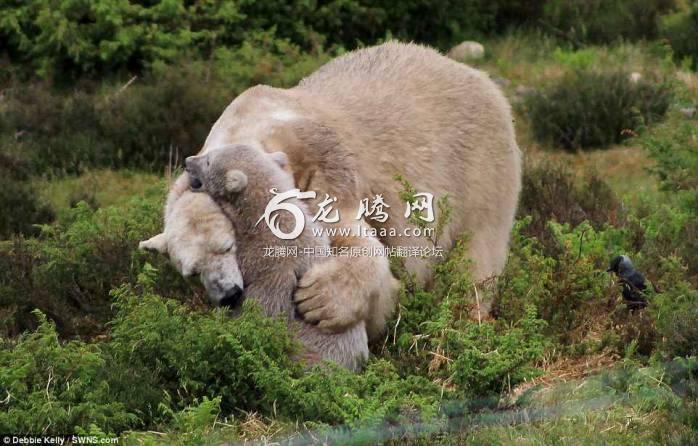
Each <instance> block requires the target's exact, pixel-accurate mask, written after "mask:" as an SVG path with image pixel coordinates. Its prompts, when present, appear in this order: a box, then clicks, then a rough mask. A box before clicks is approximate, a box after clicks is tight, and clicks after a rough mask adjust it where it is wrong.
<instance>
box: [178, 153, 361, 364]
mask: <svg viewBox="0 0 698 446" xmlns="http://www.w3.org/2000/svg"><path fill="white" fill-rule="evenodd" d="M287 165H288V160H287V158H286V155H285V154H284V153H282V152H276V153H267V152H264V151H262V150H261V149H258V148H255V147H252V146H247V145H234V146H224V147H220V148H216V149H212V150H209V151H207V152H206V153H204V154H203V155H199V156H192V157H189V158H187V160H186V170H187V173H188V175H189V178H190V186H191V189H192V191H199V192H206V193H207V194H208V195H210V196H211V197H212V198H213V199H214V201H216V203H217V204H218V205H219V206H220V207H221V209H222V210H223V213H224V214H225V215H226V216H227V217H228V219H229V220H230V221H231V222H232V224H233V226H234V229H235V234H236V240H237V260H238V266H239V268H240V271H241V273H242V279H243V282H244V285H245V293H244V294H245V296H248V297H250V298H252V299H255V300H256V301H258V302H259V303H260V304H261V305H262V307H263V308H264V310H265V311H266V313H267V314H269V315H272V316H274V315H287V317H288V318H289V320H290V321H291V322H294V323H293V324H292V325H294V326H295V327H294V328H296V329H297V331H296V335H297V337H298V339H299V340H300V341H301V343H302V344H303V345H304V346H305V347H306V349H307V350H308V351H309V352H310V353H311V354H312V353H316V354H317V355H318V356H319V357H321V358H322V359H327V360H330V361H334V362H336V363H338V364H340V365H343V366H344V367H347V368H349V369H351V370H357V369H359V368H360V366H361V364H362V362H363V361H365V359H366V358H367V357H368V338H367V333H366V326H365V323H364V322H363V321H362V322H359V323H358V324H356V325H354V326H353V327H351V328H349V329H348V330H347V331H344V332H341V333H336V334H330V333H324V332H322V331H321V330H320V329H319V328H318V327H316V326H314V325H311V324H308V323H305V322H302V321H298V320H297V318H296V312H295V307H294V303H293V293H294V291H295V290H296V287H297V285H298V280H299V278H301V277H302V276H303V274H305V272H306V271H308V270H309V269H310V268H311V267H312V266H313V265H314V264H316V263H317V262H322V261H324V258H323V257H322V256H316V255H314V253H315V252H316V251H317V248H323V247H325V248H326V247H328V246H329V240H328V238H327V237H326V236H324V235H320V236H318V235H314V234H315V233H314V232H313V228H314V223H313V222H312V221H311V217H310V215H309V214H308V210H307V207H306V205H305V204H304V203H303V202H302V200H301V199H300V198H289V199H287V200H285V202H284V206H286V207H285V208H284V209H286V210H281V211H278V212H276V213H275V215H273V216H271V218H270V219H269V220H270V222H272V227H273V225H277V226H276V228H277V230H280V231H281V232H283V233H285V234H292V233H294V229H298V228H299V221H298V217H299V214H298V212H300V213H301V214H300V216H301V217H302V220H303V225H301V229H300V230H298V231H296V232H295V233H296V234H297V237H295V238H292V239H285V238H279V237H277V236H276V235H274V233H273V231H272V230H271V228H270V226H269V225H268V224H265V222H264V221H262V220H263V219H264V216H265V215H266V214H267V205H268V203H269V201H270V199H271V198H273V197H274V195H273V194H277V196H278V194H280V193H284V192H287V191H292V190H296V189H295V185H294V180H293V176H292V175H291V173H290V172H288V171H287V170H286V169H287ZM289 206H291V207H290V208H289ZM294 206H295V208H294ZM289 209H291V210H295V209H297V210H298V211H296V212H297V213H296V214H294V212H292V211H289ZM267 217H269V216H268V215H267ZM276 247H281V248H285V249H283V252H285V253H286V255H283V256H270V255H269V253H270V250H272V249H273V248H276ZM289 248H292V249H289ZM307 248H310V249H307ZM291 252H295V255H291V254H290V253H291ZM308 252H310V253H313V254H310V255H308V254H304V253H308ZM231 304H233V305H237V304H239V302H234V303H231ZM295 322H298V323H295Z"/></svg>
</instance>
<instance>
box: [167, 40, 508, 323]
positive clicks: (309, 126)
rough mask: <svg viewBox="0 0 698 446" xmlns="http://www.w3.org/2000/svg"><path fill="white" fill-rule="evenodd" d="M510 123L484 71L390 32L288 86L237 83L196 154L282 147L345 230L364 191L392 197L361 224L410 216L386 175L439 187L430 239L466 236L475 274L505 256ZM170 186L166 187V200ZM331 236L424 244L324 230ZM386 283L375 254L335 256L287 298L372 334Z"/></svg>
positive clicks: (402, 223) (425, 266)
mask: <svg viewBox="0 0 698 446" xmlns="http://www.w3.org/2000/svg"><path fill="white" fill-rule="evenodd" d="M512 121H513V119H512V115H511V111H510V107H509V104H508V103H507V101H506V99H505V98H504V96H503V95H502V93H501V92H500V90H499V88H498V87H497V86H496V85H495V84H494V83H493V82H492V81H491V80H490V79H489V78H488V77H487V75H486V74H484V73H482V72H480V71H478V70H475V69H473V68H470V67H468V66H466V65H463V64H460V63H457V62H455V61H453V60H450V59H448V58H446V57H444V56H442V55H440V54H438V53H437V52H436V51H434V50H431V49H429V48H427V47H423V46H419V45H414V44H403V43H397V42H389V43H386V44H383V45H380V46H376V47H371V48H366V49H362V50H357V51H354V52H350V53H348V54H346V55H344V56H342V57H339V58H337V59H335V60H333V61H331V62H329V63H328V64H326V65H325V66H323V67H321V68H320V69H319V70H317V71H316V72H315V73H313V74H312V75H310V76H309V77H307V78H306V79H304V80H303V81H301V82H300V84H299V85H298V86H296V87H294V88H291V89H278V88H271V87H267V86H257V87H254V88H251V89H249V90H247V91H246V92H244V93H243V94H241V95H240V96H238V97H237V98H236V99H235V100H234V101H233V102H232V103H231V104H230V105H229V106H228V107H227V108H226V110H225V111H224V112H223V114H222V115H221V117H220V118H219V119H218V121H217V122H216V123H215V124H214V126H213V128H212V130H211V132H210V134H209V136H208V138H207V140H206V143H205V145H204V148H203V150H202V152H206V151H207V150H209V149H211V148H215V147H219V146H222V145H228V144H247V145H252V146H255V147H258V148H261V149H263V150H265V151H268V152H276V151H283V152H285V153H286V154H287V156H288V158H289V162H290V166H289V168H290V169H291V171H292V172H293V176H294V180H295V183H296V186H297V187H299V188H300V189H301V190H314V191H317V194H318V198H319V199H321V198H324V196H325V193H327V194H329V195H330V196H336V197H337V199H338V201H337V203H336V204H335V208H338V209H339V211H340V214H341V216H342V219H341V221H340V223H338V224H336V225H335V226H342V225H345V226H350V227H352V228H354V227H355V225H356V221H355V220H354V216H355V215H356V212H357V208H358V204H359V200H360V199H362V198H369V197H372V196H373V195H375V194H382V195H383V197H384V199H385V201H386V202H387V203H388V204H390V205H391V208H390V209H387V212H388V214H389V219H388V220H387V222H385V223H384V224H381V223H377V222H376V221H374V220H364V221H361V224H363V225H371V226H373V227H377V228H382V227H391V228H396V229H398V231H400V232H401V230H403V229H404V228H406V227H410V226H412V225H411V223H409V222H408V221H407V219H406V218H405V217H404V215H403V213H404V206H405V204H404V203H403V202H402V201H401V200H400V197H399V192H400V190H401V189H402V187H401V186H400V185H399V184H398V183H397V182H396V181H395V180H394V176H395V174H401V175H402V176H403V177H404V178H405V179H407V180H408V181H409V182H410V183H411V184H412V186H414V188H415V189H416V190H417V191H418V192H429V193H433V194H434V196H435V198H439V197H442V196H444V195H448V196H449V204H450V206H451V208H452V218H451V221H450V223H449V224H448V225H447V226H446V228H445V231H444V234H443V235H442V236H441V237H440V238H439V245H440V246H442V247H443V248H444V249H445V250H448V249H449V248H451V247H452V246H453V243H454V241H455V240H456V239H457V238H458V237H459V236H461V235H463V234H468V235H469V236H470V255H471V257H472V259H473V260H474V262H475V263H474V277H475V279H476V280H483V279H486V278H488V277H490V276H493V275H497V274H498V273H499V272H501V270H502V268H503V266H504V263H505V261H506V257H507V250H508V242H509V233H510V231H511V227H512V224H513V219H514V214H515V211H516V204H517V200H518V195H519V190H520V187H521V155H520V152H519V149H518V146H517V144H516V140H515V134H514V127H513V122H512ZM178 193H179V192H178V191H177V189H176V188H175V189H173V190H172V192H171V194H170V196H171V198H172V197H174V198H172V200H176V197H177V195H178ZM175 203H176V204H175V205H176V206H178V205H179V204H182V202H180V201H178V200H177V201H175ZM173 215H174V214H173ZM437 218H438V212H437ZM170 224H171V223H170V221H169V220H168V219H166V227H167V226H168V225H170ZM332 244H333V245H335V246H381V245H387V246H391V247H400V246H429V245H430V242H429V241H427V240H426V239H422V238H419V237H401V236H387V237H384V238H382V239H380V240H379V239H376V238H372V237H335V238H334V239H332ZM431 265H432V261H430V260H429V259H426V260H423V259H417V258H410V259H408V260H407V262H406V266H407V268H408V269H409V271H410V272H412V273H414V274H415V275H416V277H417V279H418V280H419V281H421V282H422V283H428V282H429V280H430V276H431ZM396 289H397V287H396V284H395V280H394V279H393V278H392V276H390V274H389V268H388V261H387V259H386V258H385V257H359V258H347V257H337V258H333V259H332V260H331V261H329V262H325V263H322V264H319V265H317V266H315V267H314V268H313V269H311V270H310V271H308V272H307V273H306V274H305V275H304V276H303V278H302V279H301V281H300V283H299V289H298V291H297V292H296V296H295V298H296V301H297V303H298V304H299V310H300V311H301V312H302V313H304V316H305V317H306V319H308V320H315V321H319V325H320V327H323V328H326V329H328V330H333V331H339V330H344V329H346V328H347V327H349V326H352V325H353V324H355V323H357V321H359V320H365V321H366V322H367V326H368V327H372V328H369V331H370V332H371V333H372V334H374V335H375V333H378V332H380V330H382V329H383V328H384V325H385V321H386V319H387V317H388V316H389V315H390V314H391V312H392V311H393V309H394V301H393V299H394V295H395V290H396ZM386 290H387V291H386ZM310 308H312V309H310Z"/></svg>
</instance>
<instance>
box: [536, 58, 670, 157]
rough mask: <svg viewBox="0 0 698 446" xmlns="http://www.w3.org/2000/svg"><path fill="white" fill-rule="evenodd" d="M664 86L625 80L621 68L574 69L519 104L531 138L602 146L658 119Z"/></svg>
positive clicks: (665, 99)
mask: <svg viewBox="0 0 698 446" xmlns="http://www.w3.org/2000/svg"><path fill="white" fill-rule="evenodd" d="M671 97H672V93H671V88H670V85H669V84H668V83H666V82H653V81H650V80H646V79H640V80H638V81H637V82H633V81H631V80H630V76H629V74H628V73H625V72H622V71H615V72H597V71H578V72H574V73H570V74H568V75H567V76H565V77H564V78H562V79H560V80H559V81H557V82H556V83H554V84H552V85H550V86H548V87H547V88H545V89H543V90H542V91H541V92H540V93H538V94H535V95H531V96H529V97H528V98H527V100H526V102H525V107H526V110H527V112H528V115H529V117H530V119H531V123H532V126H533V131H534V134H535V137H536V138H537V139H538V140H540V141H541V142H545V143H548V142H552V143H553V144H555V145H557V146H560V147H563V148H565V149H568V150H577V149H585V148H590V147H605V146H608V145H610V144H615V143H619V142H621V141H622V140H624V139H626V138H628V137H629V136H632V135H634V134H635V133H637V132H639V131H641V130H642V129H643V128H644V127H645V126H646V125H649V124H651V123H653V122H655V121H658V120H659V119H661V117H662V116H663V115H664V113H665V112H666V110H667V108H668V107H669V103H670V100H671Z"/></svg>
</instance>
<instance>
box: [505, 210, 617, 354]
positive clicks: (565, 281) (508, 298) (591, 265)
mask: <svg viewBox="0 0 698 446" xmlns="http://www.w3.org/2000/svg"><path fill="white" fill-rule="evenodd" d="M530 221H531V218H530V217H527V218H525V219H524V220H521V221H519V222H518V223H517V226H516V228H515V231H514V238H513V240H512V246H511V254H510V256H509V261H508V263H507V266H506V268H505V270H504V272H503V274H502V276H501V277H500V279H499V281H498V284H497V290H496V296H495V302H494V305H493V311H494V312H495V314H496V315H497V316H498V317H499V318H502V319H504V320H508V321H518V320H521V319H522V318H525V317H526V315H527V310H526V309H527V307H528V305H533V306H534V307H535V308H536V310H537V315H538V317H540V318H541V319H543V320H545V321H546V322H547V327H548V328H547V333H549V334H551V335H553V336H554V337H555V338H556V339H557V340H558V341H559V342H561V343H563V344H574V343H578V342H581V341H583V340H584V339H585V338H586V336H587V335H588V334H589V333H592V332H594V331H595V330H598V329H599V328H603V325H604V323H605V322H604V321H609V318H610V316H611V313H612V312H613V309H614V307H615V306H616V303H617V302H618V296H619V295H620V289H619V288H616V287H612V286H611V283H610V276H609V275H607V274H606V273H605V270H606V268H607V267H608V260H609V259H610V258H612V257H613V255H614V253H617V252H622V251H624V249H623V247H624V246H626V245H627V241H626V240H625V234H624V232H623V231H622V230H618V229H615V228H611V227H608V228H605V229H604V230H599V231H597V230H594V228H593V227H591V225H589V223H587V222H584V223H582V224H580V225H578V226H576V227H571V226H570V225H567V224H558V223H555V222H553V221H550V222H549V223H548V225H549V229H550V231H551V234H552V235H553V239H554V241H555V244H556V249H555V250H554V252H553V253H550V254H548V253H546V251H550V249H544V247H543V246H542V245H541V243H540V242H539V241H538V240H537V239H536V238H531V237H528V236H525V235H523V234H522V233H523V230H524V228H525V226H526V225H527V224H529V223H530Z"/></svg>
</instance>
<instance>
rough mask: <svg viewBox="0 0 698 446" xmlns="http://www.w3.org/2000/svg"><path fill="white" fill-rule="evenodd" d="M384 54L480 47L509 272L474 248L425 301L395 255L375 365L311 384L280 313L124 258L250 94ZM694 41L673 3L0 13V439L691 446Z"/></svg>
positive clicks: (138, 5)
mask: <svg viewBox="0 0 698 446" xmlns="http://www.w3.org/2000/svg"><path fill="white" fill-rule="evenodd" d="M387 38H400V39H407V40H415V41H418V42H422V43H425V44H429V45H432V46H436V47H437V48H439V49H441V50H444V51H445V50H448V49H449V48H450V47H451V46H453V45H455V44H457V43H459V42H460V41H462V40H465V39H478V40H479V41H480V42H482V43H483V45H484V47H485V49H486V53H485V56H484V58H482V59H478V60H474V61H472V64H473V65H475V66H477V67H478V68H481V69H483V70H485V71H487V72H488V73H489V74H490V76H491V77H492V78H493V79H495V81H496V82H498V83H499V84H500V85H501V86H502V89H503V91H504V92H505V94H506V95H507V97H508V98H509V99H510V101H511V102H512V104H513V106H514V110H515V114H516V126H517V134H518V138H519V143H520V146H521V148H522V150H523V152H524V154H525V172H524V182H523V190H522V196H521V201H520V205H519V212H518V216H517V223H516V225H515V228H514V230H513V233H512V243H511V253H510V256H509V260H508V263H507V266H506V268H505V270H504V272H503V274H502V276H501V277H499V279H498V280H497V281H496V282H494V281H488V282H486V283H474V282H473V280H472V279H471V277H470V272H469V266H470V261H469V259H468V258H467V256H466V255H465V253H466V250H465V248H466V247H467V235H465V236H464V237H463V240H462V242H461V243H460V244H459V245H458V246H457V247H456V248H455V249H453V250H452V251H451V252H450V253H449V254H448V256H446V258H445V259H444V260H443V261H442V262H441V263H440V264H439V266H438V267H437V269H436V271H435V279H434V285H433V287H431V288H430V289H422V288H420V287H418V286H416V285H415V284H414V283H413V281H412V279H411V277H409V275H407V274H406V273H405V271H404V269H403V268H402V266H401V265H400V264H399V262H396V263H395V265H394V271H395V274H396V275H397V276H398V277H399V278H400V279H401V282H402V289H401V292H400V305H399V309H398V311H397V312H396V314H395V316H394V317H393V319H392V320H391V321H390V322H389V330H388V332H387V333H386V334H385V336H384V338H382V339H381V340H380V341H378V342H375V343H374V344H373V345H371V358H370V360H369V362H368V364H367V366H366V368H365V370H364V371H362V372H361V373H358V374H351V373H349V372H347V371H344V370H340V369H337V368H336V367H332V366H323V367H315V368H313V369H311V370H306V369H304V368H302V367H301V366H300V365H299V364H298V363H296V362H294V361H293V360H292V359H290V358H292V357H293V355H294V352H296V351H297V348H298V346H297V345H295V343H294V341H293V340H292V337H291V336H289V333H288V330H287V328H286V324H285V323H284V322H283V321H279V320H275V319H272V318H267V317H265V316H263V315H262V314H261V312H260V310H259V309H258V308H256V307H255V306H254V305H251V304H249V305H247V306H246V307H245V309H244V311H243V313H242V315H241V316H239V317H236V318H232V317H230V315H229V314H226V313H225V312H224V311H221V310H213V309H211V308H210V306H209V305H208V303H207V300H206V298H205V296H204V292H203V289H202V287H201V286H200V284H199V283H198V282H197V280H195V279H183V278H182V277H181V276H180V275H179V274H178V273H177V272H176V271H175V270H174V268H172V267H171V266H170V265H169V264H168V263H167V261H166V260H165V259H163V258H160V257H156V256H154V255H152V254H148V253H144V252H141V251H138V250H137V249H136V247H137V244H138V241H139V240H143V239H145V238H147V237H149V236H151V235H153V234H154V233H156V232H157V231H158V230H159V229H160V228H161V224H162V207H163V204H164V197H165V193H166V190H167V180H168V175H169V174H170V172H171V170H172V168H176V167H178V166H180V165H181V160H182V159H183V158H184V157H185V156H187V155H191V154H193V153H196V152H197V151H198V149H199V148H200V146H201V145H202V143H203V141H204V139H205V137H206V134H207V132H208V130H209V129H210V126H211V125H212V123H213V122H214V121H215V119H216V118H217V116H218V115H219V114H220V113H221V112H222V110H223V109H224V107H225V106H226V105H227V104H228V103H229V102H230V101H231V100H232V99H233V98H234V97H235V96H236V95H237V94H239V93H240V92H242V91H244V90H245V89H246V88H248V87H250V86H252V85H255V84H258V83H264V84H270V85H275V86H280V87H288V86H292V85H294V84H295V83H296V82H298V80H300V79H301V78H302V77H303V76H305V75H306V74H308V73H310V72H312V71H313V70H314V69H316V68H317V67H319V66H320V65H321V64H322V63H324V62H326V61H327V60H329V59H331V58H332V57H335V56H337V55H340V54H342V53H343V52H345V51H348V50H351V49H354V48H356V47H360V46H364V45H370V44H374V43H378V42H381V41H383V40H385V39H387ZM696 42H698V4H696V3H695V2H676V3H674V2H672V1H670V0H642V1H629V0H611V1H592V2H588V1H577V0H547V1H544V2H524V1H517V0H497V1H494V2H491V1H478V0H476V1H456V0H450V1H446V2H425V1H417V0H411V1H406V2H385V1H377V2H366V1H363V0H349V1H328V2H305V1H289V2H274V1H241V2H232V3H231V2H222V1H221V2H218V1H212V2H204V1H193V2H183V1H181V0H174V1H160V0H157V1H147V2H146V1H125V2H107V1H94V2H88V1H72V0H71V1H68V0H61V1H55V2H48V1H42V0H30V1H23V2H19V1H9V2H0V207H1V209H2V212H1V213H0V433H10V432H11V433H84V434H86V435H97V436H121V437H122V439H123V441H124V442H125V443H126V444H219V443H221V442H224V441H244V440H251V439H260V438H265V439H271V438H275V439H283V438H292V439H296V440H299V441H300V440H303V441H321V440H322V439H327V440H328V441H330V442H332V443H343V442H347V443H353V444H372V443H376V442H393V443H395V444H402V443H404V442H405V441H410V442H413V443H415V444H461V443H463V442H471V443H473V444H492V443H496V444H579V443H613V444H638V443H640V442H641V443H642V444H645V443H648V444H676V445H681V444H694V443H695V442H696V441H698V402H697V401H698V400H697V399H696V394H697V392H698V387H696V370H698V365H697V364H696V356H698V113H697V112H696V105H697V104H698V74H697V73H696V72H695V71H693V70H695V68H696V61H697V60H698V47H697V46H696ZM443 205H444V206H447V203H444V204H443ZM618 254H626V255H628V256H630V257H631V258H632V259H633V262H634V263H635V266H636V267H637V268H638V270H640V271H642V273H643V274H644V275H645V276H646V277H647V279H648V282H649V283H650V286H649V287H648V289H647V290H646V296H647V299H648V301H649V305H648V306H647V308H645V309H642V310H639V311H630V310H629V309H628V308H627V306H626V304H625V303H624V301H623V298H622V297H621V291H620V288H619V286H618V283H617V280H616V279H615V277H614V276H612V275H611V274H609V273H607V272H606V269H607V268H608V263H609V260H610V259H611V258H612V257H613V256H615V255H618ZM482 300H484V301H492V316H491V317H486V315H483V314H479V315H478V314H477V312H476V311H475V309H476V308H477V305H476V303H477V302H478V301H482Z"/></svg>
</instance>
